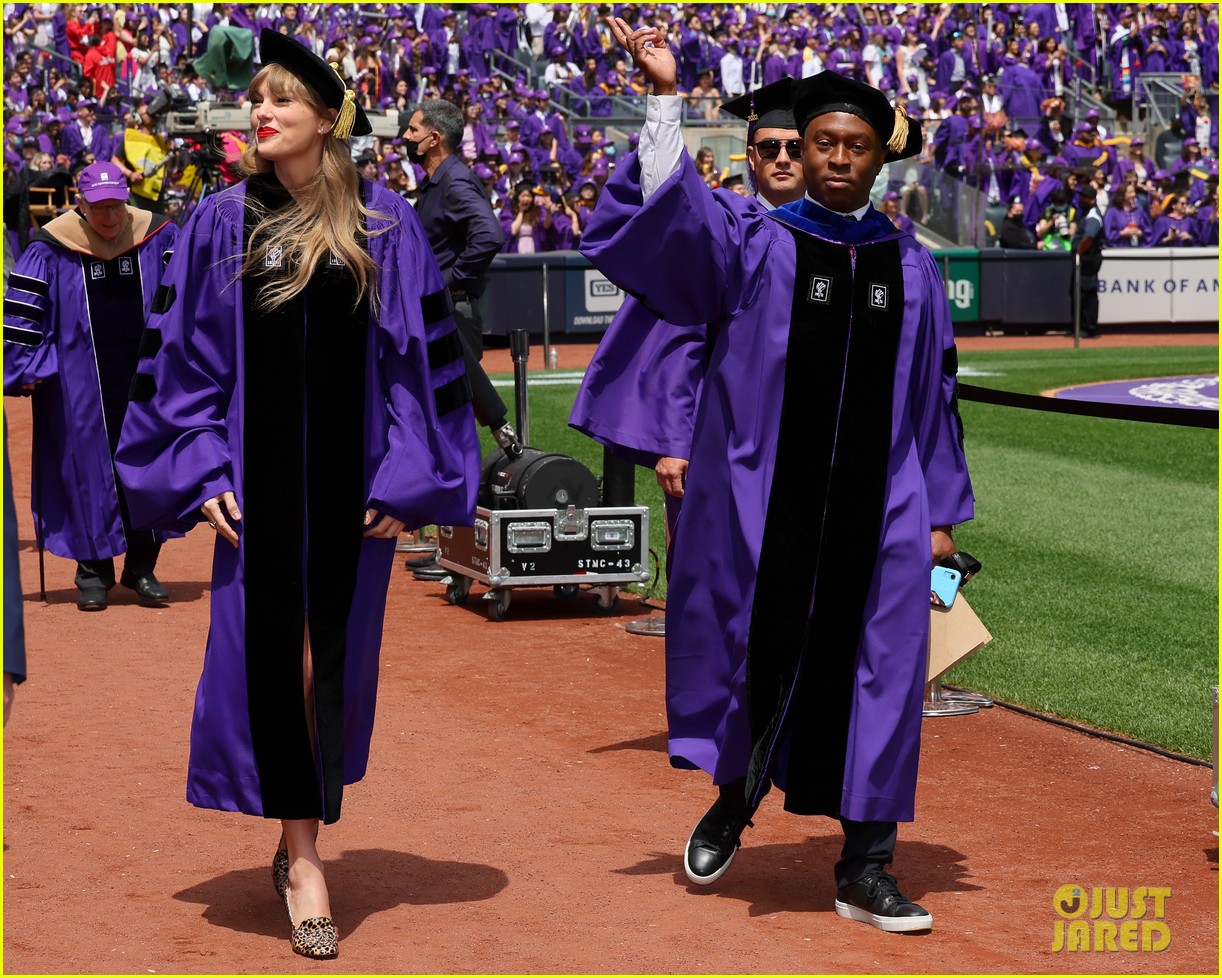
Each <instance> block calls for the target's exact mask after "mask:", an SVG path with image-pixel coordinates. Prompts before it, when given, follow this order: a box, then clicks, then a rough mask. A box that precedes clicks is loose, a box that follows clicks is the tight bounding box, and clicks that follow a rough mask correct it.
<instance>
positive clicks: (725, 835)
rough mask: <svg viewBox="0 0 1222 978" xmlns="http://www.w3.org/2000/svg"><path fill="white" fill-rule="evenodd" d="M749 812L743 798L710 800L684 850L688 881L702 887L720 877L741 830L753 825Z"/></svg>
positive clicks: (737, 844)
mask: <svg viewBox="0 0 1222 978" xmlns="http://www.w3.org/2000/svg"><path fill="white" fill-rule="evenodd" d="M752 814H754V813H753V812H752V811H751V810H750V809H749V808H747V806H746V803H745V802H742V801H738V800H727V799H726V798H725V797H721V798H718V799H717V800H716V801H715V802H713V807H712V808H710V809H709V810H708V811H707V812H705V815H704V818H702V819H701V820H700V821H699V822H697V823H696V827H695V828H694V829H693V830H692V834H691V837H690V838H689V839H688V840H687V847H686V848H685V849H684V850H683V871H684V872H685V873H687V878H688V879H689V880H691V881H692V882H693V883H699V884H700V885H701V886H704V885H706V884H708V883H712V882H714V881H715V880H718V879H720V878H721V876H722V874H723V873H725V871H726V870H727V869H729V868H730V863H732V862H733V861H734V853H735V852H737V851H738V846H739V844H740V836H741V835H742V834H743V829H745V828H746V827H747V826H748V825H754V823H753V822H752V821H751V816H752Z"/></svg>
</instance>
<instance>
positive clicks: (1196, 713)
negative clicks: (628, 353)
mask: <svg viewBox="0 0 1222 978" xmlns="http://www.w3.org/2000/svg"><path fill="white" fill-rule="evenodd" d="M1217 357H1218V351H1217V348H1216V347H1152V348H1139V349H1131V348H1130V349H1100V348H1090V347H1086V348H1083V349H1081V350H1065V351H1051V350H1050V351H1033V352H1021V353H1010V352H998V353H962V354H961V355H960V370H961V372H962V373H964V374H967V375H968V376H965V377H964V378H963V379H964V380H965V382H970V383H972V384H975V385H978V386H983V387H995V388H999V389H1004V390H1013V391H1023V392H1028V393H1037V392H1040V391H1043V390H1047V389H1050V388H1057V387H1064V386H1068V385H1071V384H1079V383H1089V382H1092V381H1102V380H1121V379H1132V378H1145V377H1167V376H1175V375H1179V374H1195V373H1213V372H1216V371H1217V369H1218V359H1217ZM981 374H986V375H988V376H980V375H981ZM503 393H504V395H505V399H506V402H507V403H508V402H510V401H511V397H510V392H509V391H505V392H503ZM575 395H576V386H575V384H574V386H533V385H532V387H531V390H530V417H531V434H532V442H533V443H534V444H535V445H536V446H538V447H541V448H544V449H546V450H547V451H553V452H564V453H566V454H570V455H573V456H574V457H575V458H578V459H580V460H581V461H583V462H584V463H585V464H587V465H588V466H590V468H591V469H592V470H593V471H594V472H595V473H596V474H599V473H601V471H602V449H601V447H600V446H598V445H596V444H594V443H593V442H591V441H589V440H588V439H586V438H584V437H583V436H581V435H578V434H577V433H576V432H574V431H572V430H571V429H569V428H568V427H567V425H566V423H565V422H566V419H567V417H568V413H569V409H570V408H571V406H572V403H573V398H574V396H575ZM962 413H963V420H964V426H965V429H966V432H967V438H966V445H967V454H968V463H969V465H970V467H971V472H972V479H973V483H974V486H975V490H976V499H977V507H976V519H975V520H974V521H973V522H971V523H969V524H966V525H965V526H963V527H962V528H961V529H960V531H959V532H958V533H957V534H956V541H957V542H958V543H959V545H960V546H961V547H962V548H963V549H965V550H968V551H970V552H971V553H973V554H974V555H975V556H976V557H977V558H979V559H980V560H981V561H982V562H983V564H984V570H983V572H982V573H981V574H980V576H979V577H978V578H976V579H975V580H973V581H972V582H971V583H970V584H969V585H968V586H967V589H966V590H965V592H964V593H965V594H966V595H967V596H968V598H969V600H970V601H971V603H972V606H973V607H974V608H975V609H976V611H977V612H978V614H979V615H980V616H981V618H982V619H983V620H984V622H985V623H986V625H988V627H989V629H990V630H991V631H992V633H993V635H994V639H993V641H992V642H991V643H990V644H989V645H987V646H986V647H985V648H984V649H982V650H981V651H980V652H978V653H977V654H976V655H975V656H973V657H972V658H970V659H969V660H967V661H966V662H964V663H962V664H960V665H959V666H958V667H956V668H955V669H954V670H953V671H952V672H951V673H950V675H949V676H948V677H947V681H948V682H950V683H954V684H957V685H962V686H966V687H968V688H970V689H974V690H978V691H980V692H984V693H988V694H990V695H993V696H996V697H998V698H1000V699H1004V700H1008V701H1010V702H1014V703H1019V704H1022V705H1024V706H1027V707H1031V708H1033V709H1036V710H1040V711H1042V712H1046V713H1050V714H1054V715H1056V716H1060V717H1065V718H1067V719H1071V720H1076V721H1078V722H1081V723H1085V724H1087V725H1089V726H1092V727H1095V728H1099V729H1104V730H1111V731H1116V732H1119V733H1123V734H1126V735H1129V736H1132V737H1135V738H1137V739H1138V740H1142V741H1145V742H1148V743H1152V744H1157V745H1159V746H1161V747H1166V748H1169V749H1171V750H1175V751H1179V752H1182V753H1185V754H1191V755H1193V756H1195V757H1201V758H1208V757H1209V756H1210V752H1211V743H1212V726H1211V725H1212V715H1213V707H1212V699H1211V697H1210V689H1209V687H1210V686H1211V685H1213V684H1215V683H1216V682H1217V677H1218V589H1217V584H1218V565H1217V557H1218V522H1217V517H1218V496H1217V484H1218V435H1217V432H1216V431H1210V430H1201V429H1189V428H1177V427H1172V426H1169V425H1155V424H1138V423H1135V422H1122V421H1107V420H1100V419H1092V418H1077V417H1069V416H1063V415H1052V414H1045V413H1041V412H1037V411H1027V410H1019V409H1011V408H1002V407H995V406H991V405H983V404H974V403H969V402H965V403H963V405H962ZM637 471H638V476H637V502H639V503H642V504H645V505H649V506H650V507H651V508H652V516H651V531H652V532H651V536H652V545H653V547H654V549H655V550H656V552H657V553H658V554H659V555H661V554H662V550H663V531H662V527H663V518H662V511H661V498H662V497H661V491H660V490H659V489H658V488H657V485H656V483H655V482H654V478H653V473H652V472H651V471H647V470H644V469H638V470H637ZM656 593H657V595H658V596H659V597H662V596H664V594H665V579H664V578H663V579H662V580H661V581H660V583H659V587H658V591H657V592H656Z"/></svg>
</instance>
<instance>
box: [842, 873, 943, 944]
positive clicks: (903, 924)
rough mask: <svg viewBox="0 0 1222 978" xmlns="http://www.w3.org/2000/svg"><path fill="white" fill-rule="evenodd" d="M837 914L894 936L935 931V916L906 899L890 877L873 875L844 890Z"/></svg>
mask: <svg viewBox="0 0 1222 978" xmlns="http://www.w3.org/2000/svg"><path fill="white" fill-rule="evenodd" d="M836 913H838V914H840V916H841V917H848V918H849V919H850V920H860V921H861V922H862V923H863V924H869V925H870V926H871V927H877V928H878V929H879V930H885V931H889V932H891V933H907V932H909V931H916V930H931V929H932V928H933V915H932V914H930V913H929V911H927V910H925V909H924V908H923V907H920V906H918V905H917V904H915V903H913V902H912V901H911V900H909V899H908V898H907V897H905V896H904V894H902V893H901V892H900V888H899V884H898V883H896V881H895V877H894V876H892V875H891V874H890V873H872V874H871V875H869V876H863V877H862V878H861V879H859V880H858V881H857V882H856V883H850V884H849V885H848V886H842V887H840V888H839V889H838V890H837V891H836Z"/></svg>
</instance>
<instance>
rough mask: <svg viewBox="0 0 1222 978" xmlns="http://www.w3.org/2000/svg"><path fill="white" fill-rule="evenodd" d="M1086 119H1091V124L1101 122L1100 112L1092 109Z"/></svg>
mask: <svg viewBox="0 0 1222 978" xmlns="http://www.w3.org/2000/svg"><path fill="white" fill-rule="evenodd" d="M1086 118H1087V119H1089V120H1090V121H1091V122H1098V121H1099V110H1098V109H1091V110H1090V111H1089V112H1087V113H1086Z"/></svg>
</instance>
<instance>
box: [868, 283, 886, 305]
mask: <svg viewBox="0 0 1222 978" xmlns="http://www.w3.org/2000/svg"><path fill="white" fill-rule="evenodd" d="M870 308H871V309H884V310H885V309H886V308H887V287H886V286H885V285H879V284H878V283H877V282H871V283H870Z"/></svg>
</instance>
